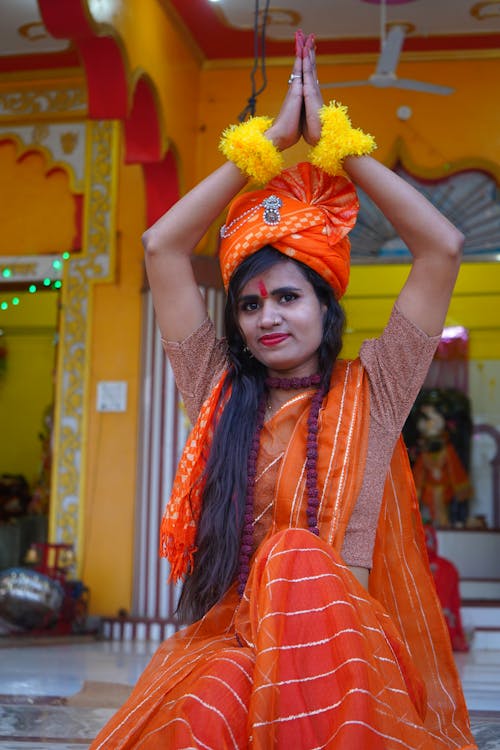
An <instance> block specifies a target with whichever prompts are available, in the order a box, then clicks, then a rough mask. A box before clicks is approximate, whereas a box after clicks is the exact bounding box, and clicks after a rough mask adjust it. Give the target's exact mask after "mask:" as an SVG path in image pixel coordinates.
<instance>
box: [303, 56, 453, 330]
mask: <svg viewBox="0 0 500 750" xmlns="http://www.w3.org/2000/svg"><path fill="white" fill-rule="evenodd" d="M303 72H304V102H305V114H306V116H305V120H304V121H305V123H306V125H307V127H305V126H304V127H303V133H304V138H305V139H306V140H307V141H308V142H309V143H311V144H312V145H315V144H316V143H317V141H318V140H319V135H318V122H319V118H318V110H319V108H320V107H321V105H322V104H323V99H322V96H321V91H320V88H319V85H318V82H317V74H316V61H315V53H314V47H312V48H311V49H310V50H309V53H308V54H307V55H306V56H305V57H304V63H303ZM306 92H307V96H306ZM343 166H344V169H345V171H346V173H347V174H348V175H349V177H350V178H351V179H352V180H353V182H354V183H355V184H356V185H358V186H359V187H360V188H361V189H362V190H364V191H365V193H366V194H367V195H369V196H370V198H371V199H372V200H373V201H374V203H376V205H377V206H378V207H379V208H380V210H381V211H382V212H383V214H384V215H385V216H386V218H387V219H388V220H389V221H390V222H391V224H392V225H393V226H394V228H395V229H396V231H397V232H398V234H399V235H400V237H401V238H402V239H403V240H404V242H405V243H406V244H407V246H408V248H409V250H410V252H411V254H412V260H413V262H412V267H411V271H410V274H409V276H408V279H407V281H406V283H405V285H404V287H403V289H402V290H401V292H400V294H399V297H398V307H399V309H400V310H401V312H402V313H403V314H404V315H405V316H406V317H407V318H408V319H409V320H411V321H412V322H413V323H415V325H416V326H418V327H419V328H420V329H421V330H422V331H424V332H425V333H427V334H429V335H430V336H432V335H437V334H439V333H441V331H442V328H443V325H444V321H445V317H446V312H447V310H448V306H449V303H450V298H451V294H452V292H453V287H454V285H455V281H456V278H457V274H458V269H459V266H460V260H461V255H462V245H463V239H464V238H463V235H462V233H461V232H460V231H459V230H458V229H456V227H454V226H453V225H452V224H451V223H450V222H449V221H448V219H446V218H445V217H444V216H443V215H442V214H441V213H440V212H439V211H438V210H437V209H436V208H435V207H434V206H433V205H432V204H431V203H429V201H427V200H426V198H424V196H423V195H422V194H421V193H419V192H418V191H417V190H415V189H414V188H413V187H412V186H411V185H409V184H408V183H407V182H405V181H404V180H403V179H402V178H401V177H399V176H398V175H397V174H395V172H392V171H391V170H390V169H388V168H387V167H385V166H384V165H383V164H381V163H380V162H378V161H376V160H375V159H372V158H371V157H370V156H348V157H347V158H346V159H345V160H344V163H343Z"/></svg>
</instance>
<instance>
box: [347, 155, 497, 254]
mask: <svg viewBox="0 0 500 750" xmlns="http://www.w3.org/2000/svg"><path fill="white" fill-rule="evenodd" d="M389 165H390V166H391V168H392V169H393V170H394V171H395V172H397V174H399V176H400V177H402V178H403V179H404V180H406V182H408V183H409V184H410V185H412V186H413V187H414V188H416V189H417V190H418V191H419V192H421V193H422V194H423V195H425V197H426V198H427V199H428V200H429V201H430V202H431V203H432V204H433V205H435V206H436V207H437V208H438V210H439V211H440V212H441V213H442V214H444V215H445V216H447V217H448V218H449V219H450V221H451V222H452V223H453V224H455V226H457V227H458V228H459V229H460V230H461V231H462V233H463V234H464V236H465V244H464V260H469V261H471V260H477V261H484V260H486V261H487V260H491V259H494V260H497V259H498V254H499V253H500V200H499V185H500V170H499V167H498V165H496V164H493V163H488V162H486V161H485V160H484V159H474V158H473V157H471V158H467V159H461V160H459V161H456V162H453V163H444V164H442V165H440V166H439V167H435V168H433V169H428V168H422V167H420V166H419V165H416V164H414V163H413V162H412V161H411V158H410V156H409V153H408V152H407V150H406V148H405V145H404V143H403V141H402V140H398V141H397V142H396V145H395V148H394V149H393V152H392V156H391V159H390V161H389ZM358 195H359V200H360V211H359V215H358V220H357V223H356V226H355V227H354V229H353V230H352V232H351V234H350V238H351V243H352V249H351V257H352V260H353V261H354V262H358V263H387V262H396V263H400V262H403V263H404V262H407V261H409V260H410V257H411V256H410V253H409V251H408V248H407V247H406V245H405V244H404V242H403V241H402V240H401V238H400V237H399V236H398V235H397V233H396V231H395V229H394V227H393V226H392V224H391V223H390V222H389V221H388V220H387V219H386V217H385V216H384V215H383V213H382V212H381V211H380V210H379V209H378V208H377V206H376V205H375V204H374V203H373V201H372V200H371V199H370V198H369V197H368V196H367V195H366V194H365V193H364V192H363V191H362V190H360V189H358Z"/></svg>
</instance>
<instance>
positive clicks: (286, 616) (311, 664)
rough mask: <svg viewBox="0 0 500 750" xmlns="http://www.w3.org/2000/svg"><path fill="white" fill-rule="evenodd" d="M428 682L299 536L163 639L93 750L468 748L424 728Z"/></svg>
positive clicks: (329, 560) (342, 570) (328, 560)
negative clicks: (240, 593)
mask: <svg viewBox="0 0 500 750" xmlns="http://www.w3.org/2000/svg"><path fill="white" fill-rule="evenodd" d="M425 705H426V696H425V689H424V686H423V682H422V680H421V678H420V675H419V674H418V670H417V668H416V666H415V665H414V664H413V662H412V660H411V657H410V655H409V653H408V651H407V649H406V646H405V644H404V642H403V640H402V638H401V636H400V635H399V633H398V631H397V629H396V627H395V626H394V624H393V622H392V621H391V618H390V617H389V615H388V614H387V613H386V612H385V610H384V609H383V608H382V606H381V605H380V604H379V603H378V602H377V601H376V600H375V599H373V598H372V597H371V596H370V595H369V594H368V593H367V592H366V590H365V589H364V588H363V587H362V586H361V585H360V584H359V583H358V581H357V580H356V578H355V577H354V576H353V575H352V573H351V571H350V570H349V569H348V568H347V566H346V565H345V564H344V562H343V561H342V559H341V558H340V557H339V555H338V554H337V553H336V552H335V551H334V550H333V549H332V548H331V547H330V546H328V545H327V544H326V543H325V542H323V541H322V540H321V539H318V538H317V537H315V536H314V535H313V534H311V533H310V532H308V531H306V530H303V529H287V530H285V531H281V532H278V533H276V534H274V535H273V536H271V537H270V538H269V539H268V540H267V541H266V542H265V543H264V544H262V545H261V547H260V549H259V550H258V552H257V554H256V556H255V559H254V562H253V566H252V572H251V577H250V579H249V581H248V585H247V589H246V592H245V596H244V598H243V600H242V601H241V603H240V602H238V599H237V596H236V592H235V589H234V588H233V589H231V590H230V591H229V592H228V593H227V595H226V596H225V597H224V599H223V600H222V601H221V602H220V603H219V604H217V605H215V607H213V608H212V609H211V610H210V612H208V613H207V615H206V616H205V617H204V618H203V619H202V620H200V621H199V622H197V623H194V624H193V625H191V626H189V627H188V628H186V629H184V630H182V631H180V632H179V633H176V634H175V635H174V636H173V637H172V638H169V639H168V640H167V641H165V642H164V643H163V644H162V645H161V646H160V648H159V649H158V651H157V652H156V653H155V655H154V656H153V658H152V660H151V662H150V664H149V665H148V667H147V668H146V670H145V671H144V673H143V674H142V676H141V677H140V679H139V681H138V683H137V685H136V687H135V689H134V691H133V693H132V694H131V696H130V698H129V699H128V701H127V702H126V703H125V705H124V706H123V707H122V708H121V709H120V710H119V711H118V712H117V714H115V716H114V717H113V718H112V719H111V721H110V722H109V723H108V724H107V725H106V726H105V727H104V729H103V730H102V731H101V732H100V734H99V735H98V737H97V738H96V740H95V741H94V743H93V744H92V745H91V750H99V748H107V749H108V750H111V748H112V749H113V750H120V749H123V748H134V749H136V748H141V749H142V750H160V748H161V750H164V748H169V749H171V750H174V749H175V750H180V749H181V748H213V750H222V748H232V749H233V750H240V749H242V748H258V749H259V750H264V749H268V748H273V747H274V748H283V749H284V750H291V748H298V749H299V750H312V749H313V748H316V749H319V748H331V749H332V750H340V749H342V750H347V749H349V750H351V749H352V748H361V749H363V750H364V749H365V748H370V750H378V749H380V750H382V748H384V750H402V749H404V748H408V749H409V750H410V749H411V750H417V749H418V750H444V748H458V747H460V748H462V749H463V748H474V747H475V746H474V745H471V744H470V742H469V741H468V738H469V736H466V735H464V742H463V743H462V742H457V740H456V728H455V733H454V739H449V740H447V730H446V727H443V728H442V732H441V733H440V734H439V735H437V734H435V733H433V732H432V731H431V730H429V729H428V728H426V727H425V724H424V721H425V716H424V712H425Z"/></svg>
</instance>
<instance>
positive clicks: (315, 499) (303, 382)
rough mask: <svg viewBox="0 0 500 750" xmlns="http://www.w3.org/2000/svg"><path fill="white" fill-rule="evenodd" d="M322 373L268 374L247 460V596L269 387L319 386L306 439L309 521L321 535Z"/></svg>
mask: <svg viewBox="0 0 500 750" xmlns="http://www.w3.org/2000/svg"><path fill="white" fill-rule="evenodd" d="M320 383H321V376H320V375H310V376H308V377H305V378H266V380H265V385H266V390H265V391H264V393H263V394H262V397H261V399H260V402H259V406H258V409H257V420H256V424H255V431H254V434H253V438H252V442H251V444H250V451H249V453H248V462H247V491H246V497H245V511H244V518H243V532H242V535H241V546H240V558H239V567H238V593H239V595H240V597H241V596H243V592H244V590H245V586H246V582H247V580H248V575H249V573H250V558H251V556H252V551H253V520H254V498H255V479H256V475H257V456H258V455H259V446H260V433H261V430H262V428H263V426H264V420H265V414H266V402H267V394H268V389H269V388H275V389H280V390H299V389H301V388H311V387H313V386H316V388H317V390H316V393H315V394H314V396H313V397H312V399H311V406H310V409H309V416H308V418H307V443H306V492H307V509H306V516H307V525H308V528H309V530H310V531H312V533H313V534H316V535H319V529H318V507H319V493H318V472H317V463H318V416H319V410H320V408H321V404H322V402H323V397H324V395H325V394H324V389H323V388H320V387H319V385H320Z"/></svg>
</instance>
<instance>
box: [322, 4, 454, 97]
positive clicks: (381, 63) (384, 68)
mask: <svg viewBox="0 0 500 750" xmlns="http://www.w3.org/2000/svg"><path fill="white" fill-rule="evenodd" d="M383 7H384V6H383V5H382V9H383ZM406 31H407V28H406V25H405V24H394V25H393V26H391V28H390V29H389V31H388V32H387V34H385V19H384V18H383V16H382V23H381V50H380V55H379V57H378V60H377V65H376V68H375V72H374V73H372V75H371V76H369V78H367V79H366V80H364V81H333V82H331V83H322V84H321V85H320V88H322V89H330V88H346V87H348V86H376V87H377V88H397V89H410V90H412V91H422V92H425V93H427V94H442V95H446V94H452V93H453V91H454V90H455V89H453V88H450V87H449V86H438V85H436V84H434V83H425V82H424V81H414V80H412V79H410V78H398V77H397V75H396V67H397V65H398V62H399V57H400V54H401V49H402V47H403V42H404V39H405V36H406Z"/></svg>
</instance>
